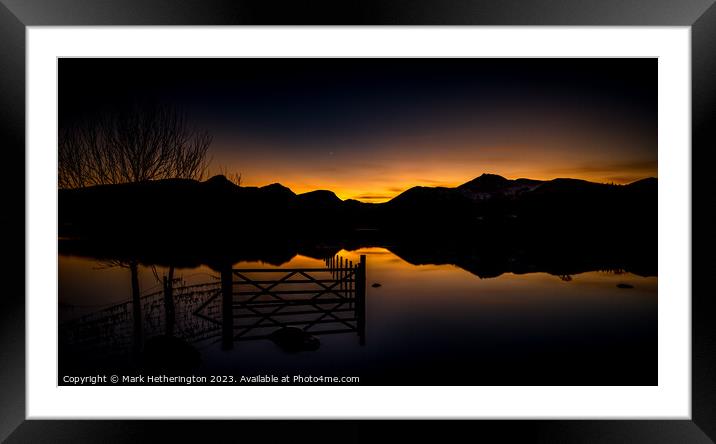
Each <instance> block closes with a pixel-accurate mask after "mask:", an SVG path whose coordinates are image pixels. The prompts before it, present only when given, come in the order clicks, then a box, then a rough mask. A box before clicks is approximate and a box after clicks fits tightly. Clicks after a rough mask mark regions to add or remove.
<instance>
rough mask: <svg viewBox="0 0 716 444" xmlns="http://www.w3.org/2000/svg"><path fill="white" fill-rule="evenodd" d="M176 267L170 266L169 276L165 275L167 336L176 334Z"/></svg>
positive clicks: (165, 322) (165, 325) (165, 323)
mask: <svg viewBox="0 0 716 444" xmlns="http://www.w3.org/2000/svg"><path fill="white" fill-rule="evenodd" d="M175 317H176V315H175V309H174V267H173V266H172V267H170V268H169V277H167V276H164V327H165V334H166V335H167V336H174V323H175Z"/></svg>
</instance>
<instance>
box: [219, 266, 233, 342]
mask: <svg viewBox="0 0 716 444" xmlns="http://www.w3.org/2000/svg"><path fill="white" fill-rule="evenodd" d="M233 281H234V278H233V276H232V271H231V266H230V265H229V266H227V267H223V268H222V269H221V317H222V322H221V348H222V349H224V350H231V349H232V348H234V282H233Z"/></svg>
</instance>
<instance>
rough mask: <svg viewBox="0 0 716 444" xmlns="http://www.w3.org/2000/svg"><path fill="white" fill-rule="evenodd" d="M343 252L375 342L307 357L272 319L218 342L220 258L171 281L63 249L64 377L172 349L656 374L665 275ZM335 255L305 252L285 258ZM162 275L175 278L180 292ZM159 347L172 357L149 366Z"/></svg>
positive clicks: (388, 375)
mask: <svg viewBox="0 0 716 444" xmlns="http://www.w3.org/2000/svg"><path fill="white" fill-rule="evenodd" d="M338 253H339V255H340V256H341V257H343V258H344V259H345V260H346V261H348V260H350V261H353V262H354V263H357V262H359V260H360V256H361V255H365V256H366V257H367V264H368V266H367V275H366V289H365V291H366V308H365V316H364V322H365V337H366V338H367V339H366V341H365V345H363V346H362V345H361V341H360V340H359V339H358V336H357V335H356V331H355V330H353V331H352V332H351V331H350V330H349V331H348V332H346V333H349V334H335V335H325V336H320V346H319V347H317V348H314V349H313V350H312V351H310V350H307V351H300V352H298V353H290V352H287V351H286V350H287V349H286V347H282V346H281V344H280V341H276V340H272V338H271V337H270V336H271V334H272V333H273V332H276V331H278V330H279V326H278V325H274V324H271V323H266V322H265V320H264V324H263V325H264V326H265V328H264V331H263V332H261V334H260V335H258V336H259V337H258V338H257V340H253V341H239V342H235V343H234V346H233V348H232V349H231V350H226V347H223V348H222V346H221V344H222V342H221V339H220V338H221V329H222V325H221V321H220V320H221V319H222V305H221V298H220V297H218V296H217V295H218V294H219V293H220V292H221V284H220V273H219V272H217V271H216V270H215V269H213V268H210V267H207V266H197V267H192V268H176V269H174V271H173V273H174V276H173V277H169V274H170V270H171V269H170V267H160V266H154V267H151V266H146V265H141V264H140V265H138V266H137V270H136V271H137V273H136V274H133V272H132V268H131V267H130V268H121V267H112V268H106V267H98V262H97V260H95V259H92V258H84V257H77V256H69V255H68V256H61V257H60V267H59V273H60V276H59V281H60V295H59V296H60V319H61V335H60V336H61V339H62V343H61V347H60V368H61V369H60V373H61V374H63V373H64V374H67V373H73V372H80V371H90V370H91V371H94V372H96V371H98V370H99V369H100V368H105V369H117V368H120V369H122V371H125V372H127V371H132V370H136V371H140V370H146V369H148V368H151V369H157V368H162V365H164V369H163V370H164V371H167V365H165V364H162V363H163V362H164V363H165V362H167V361H168V360H171V359H175V360H176V361H177V362H174V363H172V364H171V365H169V367H171V370H173V371H176V372H180V373H181V372H185V373H186V372H189V373H194V374H234V375H240V374H244V375H251V374H257V373H271V374H307V373H310V374H314V375H315V374H323V375H332V376H340V375H349V376H360V377H361V383H363V384H391V385H392V384H420V385H426V384H427V385H433V384H436V385H442V384H456V385H619V384H624V385H651V384H655V383H656V356H657V354H656V345H657V342H656V339H657V336H656V313H657V282H658V281H657V277H656V276H639V275H636V274H633V273H629V272H624V271H622V270H620V269H610V270H603V271H590V272H580V273H574V274H564V273H557V274H549V273H545V272H535V273H525V274H515V273H512V272H508V273H502V274H500V275H499V276H497V277H494V278H481V277H479V276H478V275H476V274H474V273H471V272H469V271H467V270H465V269H463V268H461V267H460V266H457V265H451V264H442V265H435V264H423V265H419V264H418V265H416V264H414V263H410V262H408V261H406V260H404V259H402V258H401V257H400V256H398V255H396V254H394V253H393V252H392V251H391V250H389V249H387V248H378V247H373V248H358V249H354V250H345V249H344V250H340V251H339V252H338ZM325 265H326V264H325V261H323V260H321V259H315V258H311V257H309V256H305V255H297V256H294V257H293V258H292V259H290V260H289V261H287V262H285V263H282V264H280V266H281V268H316V269H318V268H322V267H323V268H324V267H325ZM232 266H233V267H235V268H244V269H246V268H249V269H253V268H256V269H266V268H275V267H276V264H267V263H264V262H261V261H240V262H236V263H234V264H233V265H232ZM133 275H136V276H137V283H138V286H139V288H140V292H141V294H142V302H141V304H138V306H139V307H140V308H141V315H139V317H137V315H136V312H135V311H132V310H133V309H132V307H131V305H132V304H131V295H132V284H131V281H132V276H133ZM566 277H568V278H566ZM164 278H167V279H168V280H169V281H172V280H175V285H174V286H173V287H172V288H174V291H173V294H172V295H171V298H167V297H166V287H165V286H164V282H165V281H164ZM373 284H379V285H376V286H373ZM619 284H626V285H627V286H631V287H633V288H628V289H627V288H618V285H619ZM212 298H214V299H212ZM207 301H209V302H207ZM340 309H345V310H347V312H346V313H335V315H336V316H341V317H342V316H343V315H344V314H347V315H349V316H353V317H355V305H354V304H353V305H351V304H346V305H345V306H340ZM260 310H264V309H260ZM297 310H298V311H301V310H300V309H297ZM303 311H305V310H303ZM262 313H264V312H263V311H262ZM289 314H290V313H289ZM287 317H288V318H290V317H291V316H287ZM259 318H261V316H259ZM100 319H102V321H101V322H100V321H99V320H100ZM137 319H140V320H141V325H138V324H137V323H136V320H137ZM239 319H241V318H239ZM346 319H348V318H346ZM93 320H94V321H93ZM217 320H219V322H217ZM300 320H305V319H302V318H299V321H300ZM350 325H352V326H355V325H356V324H355V323H351V324H350ZM138 330H139V331H140V332H141V335H142V337H141V338H139V337H138V336H137V331H138ZM157 338H159V339H157ZM170 338H173V339H170ZM274 339H275V338H274ZM137 341H139V343H140V344H141V347H139V349H141V351H139V350H138V348H137V347H136V344H137V343H138V342H137ZM309 342H310V340H309ZM132 344H134V345H135V348H134V349H133V348H132ZM309 348H310V347H309ZM132 353H134V355H132ZM161 353H164V354H165V355H167V357H166V358H162V359H154V361H153V362H148V361H151V359H149V360H148V359H147V356H150V357H156V355H158V354H161ZM178 357H179V358H178Z"/></svg>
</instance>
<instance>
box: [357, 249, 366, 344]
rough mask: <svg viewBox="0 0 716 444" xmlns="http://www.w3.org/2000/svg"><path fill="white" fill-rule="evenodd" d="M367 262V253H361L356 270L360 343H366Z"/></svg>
mask: <svg viewBox="0 0 716 444" xmlns="http://www.w3.org/2000/svg"><path fill="white" fill-rule="evenodd" d="M365 262H366V261H365V254H361V255H360V262H359V263H358V267H357V270H356V319H357V321H356V322H357V327H358V339H359V341H360V345H365V287H366V285H365V280H366V272H365V265H366V264H365Z"/></svg>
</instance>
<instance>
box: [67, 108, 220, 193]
mask: <svg viewBox="0 0 716 444" xmlns="http://www.w3.org/2000/svg"><path fill="white" fill-rule="evenodd" d="M211 142H212V137H211V135H209V133H208V132H207V131H204V130H197V129H196V128H194V127H193V126H192V125H191V124H190V123H189V121H188V119H187V116H186V114H185V113H183V112H181V111H178V110H176V109H174V108H171V107H162V106H149V107H141V108H140V107H134V108H130V109H125V110H121V111H114V112H109V113H104V114H101V115H99V116H96V117H94V118H92V119H90V120H86V121H84V122H82V123H79V124H75V125H73V126H69V127H65V128H62V129H61V130H60V133H59V143H58V184H59V186H60V188H80V187H86V186H91V185H102V184H118V183H128V182H141V181H145V180H156V179H171V178H187V179H198V180H200V179H202V178H203V176H204V173H205V172H206V167H207V164H206V153H207V150H208V149H209V146H210V144H211Z"/></svg>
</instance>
